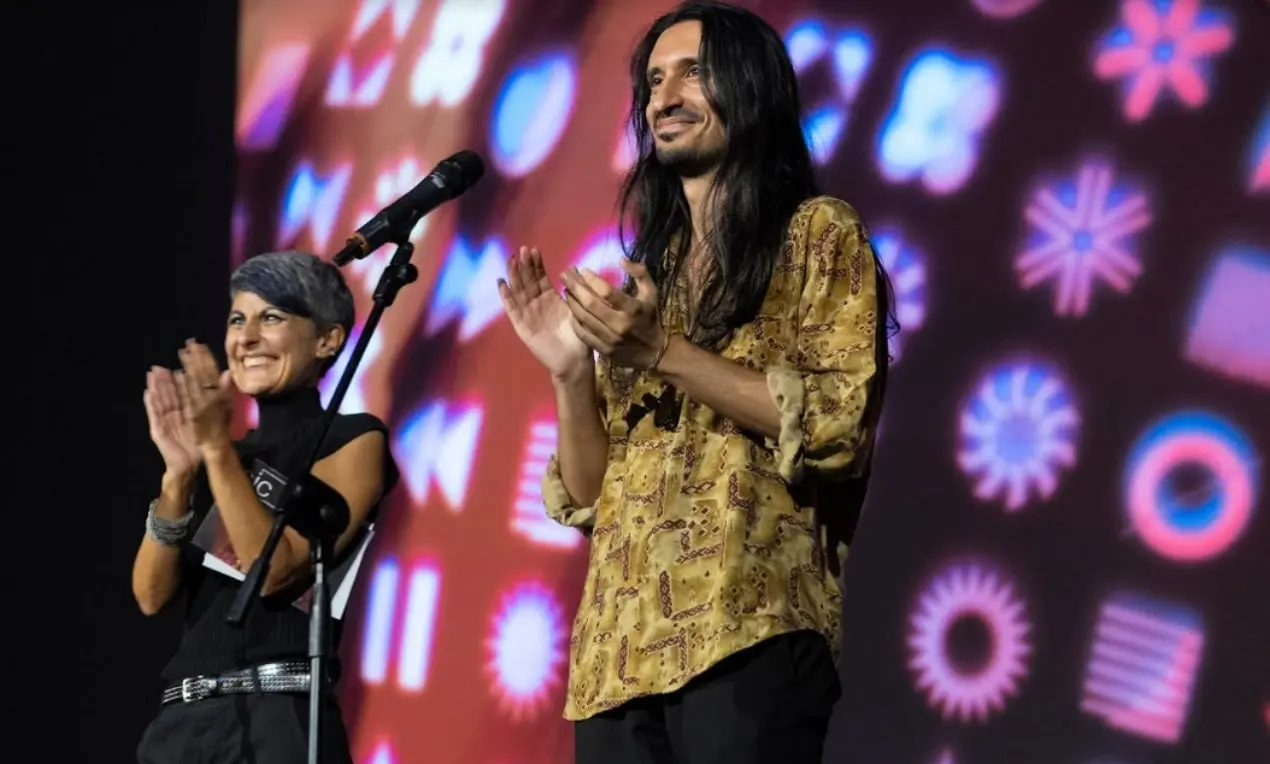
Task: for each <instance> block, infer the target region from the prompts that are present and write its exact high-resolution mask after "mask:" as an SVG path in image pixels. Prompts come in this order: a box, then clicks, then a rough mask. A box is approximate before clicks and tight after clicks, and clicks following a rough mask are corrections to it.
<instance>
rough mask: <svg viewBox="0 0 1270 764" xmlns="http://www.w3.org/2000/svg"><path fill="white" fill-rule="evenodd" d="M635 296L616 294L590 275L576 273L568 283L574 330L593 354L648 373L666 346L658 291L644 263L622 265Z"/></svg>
mask: <svg viewBox="0 0 1270 764" xmlns="http://www.w3.org/2000/svg"><path fill="white" fill-rule="evenodd" d="M622 269H623V270H625V271H626V273H627V274H629V275H630V277H631V278H632V279H634V281H635V294H633V295H629V294H626V293H625V292H622V291H621V290H618V289H614V288H613V287H612V285H610V284H609V283H608V282H607V281H605V280H604V279H602V278H600V276H599V275H598V274H596V273H594V272H592V271H590V270H588V269H583V270H581V271H579V270H578V269H576V268H570V269H569V270H567V271H565V272H564V274H563V276H562V279H563V281H564V287H565V302H566V304H567V305H568V306H569V312H570V313H572V314H573V319H572V320H573V329H574V331H575V332H577V334H578V336H579V337H581V338H582V341H583V342H585V343H586V344H587V345H588V346H590V347H591V349H592V350H595V351H596V352H598V353H599V354H600V355H602V356H604V357H605V358H607V359H609V361H610V362H612V363H613V364H614V365H615V366H620V367H626V368H632V369H647V368H650V367H651V366H652V365H653V363H654V362H656V360H657V357H658V355H659V354H660V353H661V351H662V348H663V347H665V346H666V330H665V329H664V328H663V327H662V325H661V316H660V311H659V309H658V307H657V287H656V286H655V285H654V284H653V280H652V279H651V278H650V277H649V275H648V269H647V268H645V267H644V266H643V265H642V264H640V263H632V262H630V261H628V260H625V259H623V260H622Z"/></svg>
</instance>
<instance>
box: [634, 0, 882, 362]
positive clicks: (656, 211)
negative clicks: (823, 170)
mask: <svg viewBox="0 0 1270 764" xmlns="http://www.w3.org/2000/svg"><path fill="white" fill-rule="evenodd" d="M684 21H699V22H700V23H701V50H700V53H699V58H700V62H701V65H702V68H703V70H704V76H703V80H704V81H703V85H704V89H705V90H704V92H705V96H706V98H707V100H708V101H709V103H710V105H711V106H712V107H713V109H714V111H715V113H716V114H717V115H718V117H719V119H720V120H721V121H722V123H723V127H724V129H725V131H726V136H727V146H726V149H725V151H724V154H723V156H722V160H721V162H720V163H719V166H718V169H717V171H716V174H715V176H714V181H713V185H712V187H711V190H710V199H709V202H708V204H707V207H706V208H707V209H710V210H712V211H713V219H712V220H710V221H708V222H707V224H706V225H705V226H703V229H704V230H705V231H706V232H707V233H706V235H705V236H706V241H705V242H704V244H705V246H706V247H707V249H708V252H709V257H710V259H711V260H712V261H713V262H712V264H711V265H712V268H711V271H710V276H709V278H708V280H707V281H706V284H705V285H704V289H703V291H702V294H701V301H700V303H699V304H698V307H697V310H696V315H697V317H698V320H697V327H696V331H695V332H694V336H693V337H692V338H691V339H693V340H694V341H695V342H697V343H698V344H701V345H703V346H706V347H711V346H717V345H719V344H720V343H722V342H723V341H724V340H725V339H726V338H727V337H728V336H729V335H730V334H731V332H732V331H733V330H734V329H736V328H737V327H739V326H741V325H742V324H745V323H748V322H749V321H751V320H753V319H754V317H755V316H756V315H757V314H758V311H759V309H760V308H761V307H762V304H763V299H764V297H765V295H766V293H767V289H768V285H769V283H770V281H771V278H772V268H773V267H774V265H775V264H776V262H777V258H778V257H779V255H780V249H781V246H782V243H783V241H784V238H785V234H786V230H787V228H788V225H789V222H790V219H791V218H792V217H793V215H794V212H795V211H796V210H797V208H798V206H799V204H801V203H802V202H803V201H805V200H806V199H808V198H811V197H813V196H816V195H818V194H819V189H818V187H817V184H816V179H815V174H814V170H813V166H812V160H811V154H810V152H809V151H808V149H807V143H806V139H805V138H804V135H803V130H802V124H801V121H800V116H801V108H800V104H799V98H798V82H797V78H796V75H795V73H794V67H793V65H792V64H791V62H790V60H789V55H788V53H786V51H785V45H784V43H783V41H782V40H781V38H780V36H779V35H778V34H777V33H776V31H775V30H773V29H772V28H771V26H769V25H768V24H767V22H765V21H763V20H762V19H760V18H759V17H758V16H756V15H754V14H753V13H751V12H749V11H747V10H744V9H741V8H737V7H734V6H730V5H726V4H723V3H717V2H691V3H685V4H683V5H681V6H679V7H678V8H676V9H675V10H674V11H671V12H670V13H668V14H666V15H664V16H662V17H661V18H659V19H657V20H656V21H655V22H654V23H653V25H652V26H651V27H650V28H649V30H648V32H647V33H646V34H645V35H644V38H643V40H642V41H641V42H640V43H639V45H638V46H637V47H636V49H635V52H634V53H633V54H632V56H631V63H630V66H631V70H630V74H631V82H632V85H633V94H632V98H631V106H630V127H631V129H632V131H633V133H634V137H635V143H636V146H637V147H638V151H639V154H638V158H637V159H636V161H635V163H634V166H633V167H632V169H631V171H630V173H629V174H628V175H627V177H626V180H625V182H624V184H623V187H622V193H621V197H620V202H619V207H620V212H621V239H622V242H623V245H624V249H625V250H626V256H627V257H628V258H629V259H631V260H632V261H635V262H639V263H643V264H644V266H645V267H646V268H647V269H648V271H649V275H650V276H651V277H652V279H653V282H654V283H656V284H657V288H658V291H659V294H660V297H661V299H662V301H663V307H664V304H665V300H666V299H667V298H668V296H669V292H670V291H671V290H670V288H669V286H668V285H670V284H673V283H674V280H675V278H677V276H678V273H677V270H678V269H679V268H680V267H684V266H685V261H686V260H687V259H688V258H687V254H688V252H689V251H690V249H691V246H692V244H693V243H694V242H692V218H691V213H690V211H689V209H688V202H687V199H686V198H685V197H684V192H683V184H682V180H681V178H680V176H679V174H678V172H676V170H675V169H674V168H672V167H667V166H665V165H663V164H662V163H661V162H659V161H658V159H657V154H656V151H655V148H654V144H653V131H652V128H651V127H650V126H649V124H648V119H647V108H648V103H649V99H650V98H651V94H652V91H651V86H650V85H649V83H648V76H647V69H648V62H649V57H650V56H651V54H652V50H653V46H654V45H656V43H657V39H658V38H659V37H661V35H662V33H663V32H665V31H666V30H667V29H669V28H670V27H672V26H674V25H675V24H678V23H680V22H684ZM632 227H633V229H634V230H633V232H632V231H631V228H632ZM672 244H674V245H675V246H676V251H675V252H674V253H673V254H674V257H671V258H664V255H665V254H666V253H667V252H668V251H669V249H670V247H671V246H672ZM879 286H880V285H879Z"/></svg>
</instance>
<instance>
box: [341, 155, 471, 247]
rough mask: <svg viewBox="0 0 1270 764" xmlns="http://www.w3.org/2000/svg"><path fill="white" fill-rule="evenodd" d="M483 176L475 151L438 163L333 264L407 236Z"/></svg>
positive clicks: (365, 228)
mask: <svg viewBox="0 0 1270 764" xmlns="http://www.w3.org/2000/svg"><path fill="white" fill-rule="evenodd" d="M484 174H485V162H484V160H482V159H481V157H480V155H479V154H477V153H476V152H475V151H460V152H459V153H457V154H455V155H454V156H452V157H450V158H449V159H446V160H445V161H443V162H441V163H440V164H438V165H437V166H436V169H434V170H433V171H432V172H431V173H429V174H428V177H426V178H424V179H423V180H422V181H420V182H419V185H417V186H415V187H414V188H412V189H410V190H409V191H407V192H406V194H405V195H404V196H402V197H401V198H400V199H398V200H397V201H395V202H393V203H392V204H390V205H388V206H387V207H385V208H383V209H382V210H380V212H379V214H378V215H375V217H373V218H371V219H370V220H368V221H366V222H365V223H363V224H362V226H361V228H358V229H357V231H356V232H355V233H354V234H353V235H352V236H350V237H349V239H348V241H347V242H346V243H345V244H344V248H343V249H341V250H340V251H339V253H338V254H336V255H335V264H336V265H344V264H346V263H347V262H348V261H350V260H360V259H361V258H363V257H365V256H367V255H369V254H370V253H371V252H374V251H375V250H377V249H379V248H380V247H382V246H383V245H384V244H387V243H388V242H389V241H390V240H392V239H393V238H396V237H399V235H404V234H408V233H409V231H410V229H412V228H414V227H415V225H416V224H418V222H419V220H420V219H421V218H422V217H423V216H424V215H426V214H428V213H429V212H431V211H432V210H434V209H436V208H437V207H439V206H441V205H442V204H444V203H445V202H448V201H450V200H451V199H453V198H454V197H456V196H458V195H460V194H462V193H463V192H464V191H466V190H468V189H469V188H471V187H472V185H473V184H475V183H476V181H478V180H480V179H481V176H482V175H484Z"/></svg>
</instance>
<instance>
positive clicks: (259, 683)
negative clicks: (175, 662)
mask: <svg viewBox="0 0 1270 764" xmlns="http://www.w3.org/2000/svg"><path fill="white" fill-rule="evenodd" d="M311 676H312V675H311V674H310V673H309V664H308V663H305V662H301V661H285V662H282V663H265V664H263V665H260V666H256V667H255V668H254V669H243V670H241V671H231V672H229V673H228V674H221V675H219V676H192V677H188V678H186V679H182V680H181V683H180V684H175V685H172V686H171V687H169V688H167V689H166V690H164V691H163V705H165V706H166V705H168V704H169V703H197V702H198V701H200V700H207V699H208V698H216V697H220V696H222V695H246V694H250V693H254V692H296V693H304V692H308V691H309V684H310V680H311Z"/></svg>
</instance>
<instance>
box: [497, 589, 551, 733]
mask: <svg viewBox="0 0 1270 764" xmlns="http://www.w3.org/2000/svg"><path fill="white" fill-rule="evenodd" d="M564 633H565V632H564V623H563V620H562V616H561V609H560V605H559V604H558V603H557V601H556V597H555V595H554V594H552V592H551V591H549V590H548V589H547V588H545V587H543V586H542V585H540V584H537V583H523V584H520V585H518V586H516V587H515V588H514V589H512V590H511V591H510V592H508V593H506V594H505V595H503V599H502V603H501V604H500V606H499V610H498V614H497V615H496V616H495V617H494V624H493V633H492V634H491V635H490V638H489V639H488V640H487V641H486V643H485V644H486V647H487V648H488V649H489V653H490V657H489V662H488V663H487V664H486V666H485V670H486V671H487V672H488V673H489V675H490V677H491V679H492V680H493V689H494V692H495V694H496V695H497V696H498V700H499V705H500V706H501V707H502V708H503V710H504V711H506V712H507V713H509V714H510V715H511V716H512V718H514V719H517V720H520V719H525V718H528V717H532V716H534V715H536V714H537V713H538V712H539V711H541V710H542V709H543V707H544V706H545V705H546V703H547V695H548V693H549V692H550V691H551V688H552V687H553V686H555V685H556V684H558V683H559V682H560V675H559V670H558V667H559V666H560V664H561V663H563V662H564V657H565V656H564V648H563V647H562V645H563V644H564Z"/></svg>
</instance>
